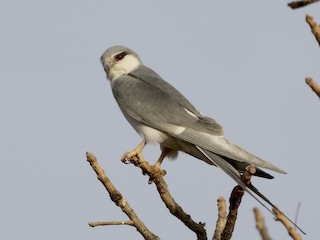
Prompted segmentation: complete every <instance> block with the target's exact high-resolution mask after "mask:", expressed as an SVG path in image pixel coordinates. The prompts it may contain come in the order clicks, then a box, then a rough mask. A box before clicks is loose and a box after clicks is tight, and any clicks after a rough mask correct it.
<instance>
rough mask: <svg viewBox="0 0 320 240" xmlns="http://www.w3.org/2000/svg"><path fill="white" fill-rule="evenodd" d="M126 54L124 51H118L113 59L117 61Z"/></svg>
mask: <svg viewBox="0 0 320 240" xmlns="http://www.w3.org/2000/svg"><path fill="white" fill-rule="evenodd" d="M126 55H127V54H126V53H125V52H122V53H119V54H117V55H115V56H114V59H115V60H117V61H120V60H122V59H123V58H124V57H125V56H126Z"/></svg>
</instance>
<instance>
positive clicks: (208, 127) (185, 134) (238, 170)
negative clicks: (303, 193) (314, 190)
mask: <svg viewBox="0 0 320 240" xmlns="http://www.w3.org/2000/svg"><path fill="white" fill-rule="evenodd" d="M100 62H101V64H102V66H103V68H104V70H105V72H106V76H107V79H108V80H109V81H110V85H111V89H112V93H113V96H114V98H115V100H116V102H117V103H118V105H119V108H120V110H121V111H122V113H123V115H124V116H125V118H126V119H127V121H128V122H129V123H130V124H131V125H132V127H133V128H134V129H135V131H136V132H137V133H138V134H139V135H140V136H141V137H142V142H141V143H140V144H139V145H138V146H137V147H136V148H135V149H134V150H132V151H130V152H128V153H127V154H126V157H127V158H130V157H132V156H134V155H136V154H138V153H141V152H142V150H143V148H144V147H145V145H146V144H149V143H156V144H159V145H160V148H161V155H160V157H159V159H158V161H157V162H156V164H155V167H156V168H160V165H161V163H162V161H163V160H164V158H165V157H169V158H176V157H177V156H178V152H179V151H181V152H184V153H187V154H189V155H191V156H193V157H195V158H197V159H200V160H202V161H204V162H206V163H208V164H210V165H214V166H217V167H219V168H221V169H222V170H223V171H224V172H225V173H226V174H227V175H229V176H230V177H231V178H232V179H233V180H234V181H235V182H236V183H237V184H238V185H240V186H241V187H242V188H243V189H244V190H245V191H246V192H248V193H249V194H250V195H251V196H252V197H254V198H255V199H256V200H257V201H258V202H259V203H260V204H262V205H263V206H264V207H266V208H267V209H268V210H269V211H270V212H271V210H270V209H269V208H268V207H267V206H266V205H265V204H264V203H263V202H262V201H261V200H260V199H259V198H258V197H260V198H261V199H262V200H264V201H265V202H266V203H268V204H269V205H271V207H273V208H276V209H278V208H277V207H276V206H275V205H274V204H273V203H272V202H271V201H270V200H269V199H268V198H267V197H265V196H264V195H263V194H262V193H260V192H259V191H258V189H257V188H255V187H254V186H253V185H252V184H251V183H250V184H244V183H243V182H242V180H241V175H242V174H243V172H244V171H245V168H246V167H247V166H254V167H255V168H256V173H255V175H256V176H258V177H263V178H267V179H272V178H273V176H272V175H270V174H269V173H267V172H265V171H264V170H262V169H261V168H264V169H269V170H272V171H275V172H278V173H283V174H285V173H286V172H285V171H284V170H282V169H280V168H279V167H276V166H275V165H273V164H271V163H269V162H267V161H265V160H263V159H261V158H259V157H257V156H255V155H253V154H251V153H249V152H247V151H246V150H244V149H243V148H241V147H240V146H237V145H236V144H234V143H232V142H231V141H230V140H228V139H226V138H225V137H224V130H223V127H222V126H221V125H220V124H219V123H218V122H217V121H215V120H214V119H213V118H210V117H208V116H205V115H204V114H202V113H200V112H199V111H198V110H197V109H196V107H195V106H194V105H192V103H190V101H189V100H188V99H187V98H186V97H184V96H183V95H182V94H181V93H180V92H179V91H178V90H177V89H176V88H175V87H173V86H172V85H171V84H170V83H168V82H167V81H165V80H164V79H163V78H162V77H161V76H160V75H158V74H157V73H156V72H155V71H154V70H152V69H151V68H149V67H147V66H145V65H144V64H143V63H142V61H141V59H140V57H139V56H138V54H137V53H136V52H134V51H133V50H131V49H130V48H128V47H125V46H121V45H116V46H112V47H110V48H108V49H107V50H105V52H104V53H103V54H102V56H101V57H100ZM256 195H257V196H258V197H257V196H256ZM288 219H289V218H288ZM289 220H290V219H289ZM290 221H291V220H290ZM291 222H292V221H291ZM292 223H293V222H292ZM293 224H294V223H293ZM299 229H300V228H299Z"/></svg>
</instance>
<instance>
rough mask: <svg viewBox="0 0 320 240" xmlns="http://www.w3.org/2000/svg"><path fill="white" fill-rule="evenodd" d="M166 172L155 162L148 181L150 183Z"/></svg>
mask: <svg viewBox="0 0 320 240" xmlns="http://www.w3.org/2000/svg"><path fill="white" fill-rule="evenodd" d="M166 174H167V172H166V170H163V169H161V168H160V164H159V163H158V162H157V163H156V164H155V165H153V166H152V172H151V174H150V178H149V181H148V183H149V184H151V183H153V182H154V180H155V179H157V178H160V177H163V176H164V175H166Z"/></svg>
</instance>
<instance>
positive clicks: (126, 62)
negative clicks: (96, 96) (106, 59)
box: [109, 55, 141, 80]
mask: <svg viewBox="0 0 320 240" xmlns="http://www.w3.org/2000/svg"><path fill="white" fill-rule="evenodd" d="M140 64H141V62H140V60H139V59H138V58H136V57H135V56H132V55H127V56H125V57H124V58H123V59H122V60H120V61H119V62H117V63H116V64H114V65H113V66H112V67H111V68H110V69H109V77H110V80H115V79H116V78H118V77H120V76H122V75H125V74H128V73H130V72H132V71H133V70H135V69H136V68H137V67H139V66H140Z"/></svg>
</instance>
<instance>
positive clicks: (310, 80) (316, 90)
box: [306, 77, 320, 97]
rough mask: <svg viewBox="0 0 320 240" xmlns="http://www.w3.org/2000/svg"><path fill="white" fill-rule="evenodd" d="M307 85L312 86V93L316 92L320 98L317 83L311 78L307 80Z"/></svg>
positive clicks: (319, 88) (319, 89)
mask: <svg viewBox="0 0 320 240" xmlns="http://www.w3.org/2000/svg"><path fill="white" fill-rule="evenodd" d="M306 83H307V84H308V85H309V86H310V88H311V89H312V91H314V92H315V93H316V94H317V95H318V97H320V87H319V85H318V84H317V83H316V82H314V81H313V80H312V78H311V77H307V78H306Z"/></svg>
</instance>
